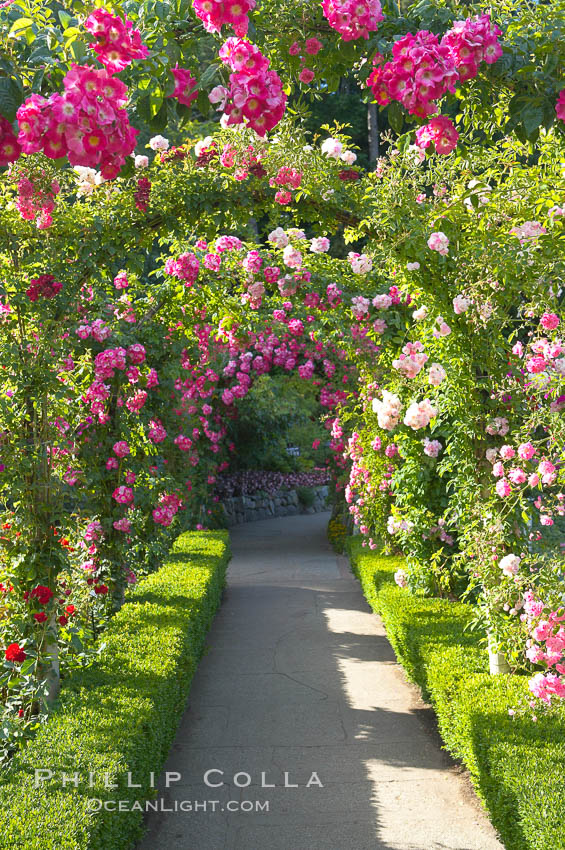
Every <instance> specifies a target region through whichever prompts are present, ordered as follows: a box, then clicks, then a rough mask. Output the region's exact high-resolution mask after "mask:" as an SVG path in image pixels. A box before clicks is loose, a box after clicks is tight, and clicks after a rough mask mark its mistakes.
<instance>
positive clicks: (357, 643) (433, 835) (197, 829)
mask: <svg viewBox="0 0 565 850" xmlns="http://www.w3.org/2000/svg"><path fill="white" fill-rule="evenodd" d="M327 521H328V515H327V514H318V515H315V516H299V517H291V518H290V517H289V518H285V519H273V520H265V521H262V522H255V523H250V524H248V525H244V526H240V527H239V528H236V529H234V530H233V533H232V540H233V552H234V557H233V560H232V562H231V565H230V568H229V575H228V588H227V591H226V596H225V600H224V604H223V606H222V608H221V610H220V612H219V614H218V616H217V619H216V621H215V623H214V625H213V627H212V630H211V632H210V635H209V637H208V646H209V650H208V652H207V654H206V655H205V656H204V658H203V659H202V661H201V664H200V667H199V669H198V671H197V674H196V676H195V679H194V682H193V686H192V691H191V694H190V699H189V705H188V708H187V711H186V713H185V715H184V719H183V721H182V725H181V727H180V730H179V733H178V736H177V739H176V742H175V744H174V747H173V750H172V752H171V754H170V758H169V761H168V763H167V766H166V769H167V770H168V771H169V772H175V773H177V774H181V777H182V778H181V779H180V780H179V781H178V782H172V778H171V784H170V787H169V789H166V788H165V787H164V786H165V780H164V777H163V778H162V779H161V792H160V794H159V797H163V798H164V800H165V801H166V804H165V805H166V807H167V808H171V809H172V808H174V807H175V804H176V805H177V806H180V803H181V802H183V801H190V802H191V803H192V805H193V806H194V805H195V802H196V801H198V803H199V809H200V810H198V811H193V812H184V813H183V812H180V811H178V812H171V813H159V814H151V815H149V817H148V827H149V832H148V835H147V837H146V839H145V840H144V841H143V842H142V843H141V845H140V847H139V850H349V848H351V850H495V848H498V850H501V847H502V845H501V844H500V843H499V842H498V841H497V839H496V836H495V834H494V831H493V829H492V827H491V825H490V823H489V821H488V819H487V817H486V816H485V814H484V813H483V812H482V810H481V808H480V806H479V804H478V802H477V799H476V798H475V796H474V794H473V792H472V790H471V788H470V785H469V783H468V781H467V779H466V777H465V776H464V775H462V774H461V771H460V770H459V769H458V768H457V767H456V766H454V765H452V764H451V763H450V761H449V759H448V758H447V756H446V755H445V753H443V752H442V750H441V749H440V746H439V742H438V738H437V736H436V734H435V733H434V732H433V730H432V729H431V724H430V722H429V709H426V707H425V706H424V705H423V704H422V703H421V701H420V700H419V698H418V694H417V692H416V690H415V688H413V687H412V686H411V685H409V684H408V683H407V682H406V681H405V679H404V676H403V673H402V670H401V669H400V667H399V666H398V665H397V664H396V663H395V660H394V654H393V651H392V649H391V647H390V644H389V643H388V641H387V639H386V637H385V634H384V631H383V628H382V626H381V624H380V622H379V620H378V618H377V617H375V616H374V615H373V614H372V613H371V612H370V609H369V607H368V605H367V604H366V602H365V600H364V598H363V595H362V593H361V591H360V589H359V586H358V584H357V582H356V580H355V579H354V578H353V577H352V576H351V574H350V573H349V570H348V566H347V564H346V562H345V559H343V558H336V556H335V555H334V554H333V553H332V551H331V549H330V546H329V544H328V543H327V540H326V535H325V528H326V524H327ZM207 771H215V772H212V773H210V774H209V775H208V781H209V782H210V783H214V784H218V783H220V782H221V781H222V780H223V781H224V782H225V784H224V785H221V786H219V787H214V788H212V787H208V786H207V785H206V784H205V781H204V775H205V774H206V772H207ZM285 772H286V773H287V785H298V787H297V788H296V787H288V788H285V787H283V786H284V782H285V777H284V774H285ZM313 773H314V774H317V776H314V777H313V781H312V782H311V784H310V787H306V785H307V783H308V781H309V780H311V778H312V774H313ZM234 774H240V775H239V776H237V777H236V784H237V783H239V784H240V785H242V784H246V783H247V782H248V781H249V783H250V784H249V786H248V787H245V788H239V787H236V786H235V785H234ZM262 774H265V776H264V778H262ZM318 781H319V782H320V783H322V784H323V788H322V787H319V785H318ZM267 783H268V784H272V785H276V787H275V788H265V787H261V786H262V785H265V784H267ZM205 802H206V811H203V806H204V803H205ZM265 802H268V804H269V811H268V812H266V811H245V812H242V811H241V808H245V807H247V808H255V807H256V805H257V803H258V804H259V806H262V805H263V804H264V803H265ZM242 804H243V806H242ZM228 808H239V811H234V812H229V811H228ZM213 809H215V811H213Z"/></svg>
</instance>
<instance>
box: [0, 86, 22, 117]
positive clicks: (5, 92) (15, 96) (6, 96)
mask: <svg viewBox="0 0 565 850" xmlns="http://www.w3.org/2000/svg"><path fill="white" fill-rule="evenodd" d="M21 102H22V98H21V95H20V93H19V91H18V87H17V86H16V84H15V83H14V81H13V80H9V79H7V78H5V77H2V78H0V112H1V113H2V115H4V117H5V118H7V119H8V121H14V119H15V117H16V112H17V109H18V106H19V105H20V104H21Z"/></svg>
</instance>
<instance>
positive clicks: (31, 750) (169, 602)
mask: <svg viewBox="0 0 565 850" xmlns="http://www.w3.org/2000/svg"><path fill="white" fill-rule="evenodd" d="M228 560H229V544H228V536H227V532H223V531H219V532H200V533H190V532H189V533H186V534H183V535H181V537H179V538H178V540H177V541H176V542H175V544H174V546H173V549H172V551H171V553H170V555H169V556H168V559H167V561H166V562H165V564H164V565H163V566H162V567H161V568H160V569H159V570H158V571H157V572H156V573H154V574H153V575H151V576H150V577H149V578H147V579H146V580H144V581H142V582H140V584H139V585H138V586H137V587H135V588H133V589H132V590H131V591H130V593H129V595H128V601H127V602H126V604H125V605H124V606H123V607H122V609H121V610H120V611H119V612H118V613H117V614H116V616H115V617H114V618H113V619H112V620H111V622H110V624H109V626H108V628H107V630H106V632H105V634H104V641H105V643H106V648H105V649H104V650H103V652H102V654H101V657H100V659H99V660H98V661H97V662H96V664H95V665H93V666H92V667H91V668H89V669H87V670H83V671H80V672H78V673H76V674H74V675H72V676H71V677H70V678H69V679H68V680H67V681H66V682H65V684H64V687H63V688H62V691H61V699H60V705H59V707H58V708H57V709H56V710H55V711H54V713H53V715H52V716H51V717H50V718H49V720H48V722H47V723H46V724H45V726H44V727H42V728H41V729H40V730H39V731H38V734H37V735H36V737H35V738H34V739H33V740H32V741H30V742H29V744H28V745H27V746H26V747H25V748H24V749H23V750H22V751H21V752H20V753H19V754H17V756H16V757H15V758H14V759H13V762H12V764H11V766H10V770H9V772H8V774H7V776H6V777H5V778H4V781H3V782H2V783H1V785H0V847H1V848H2V850H4V848H6V850H7V848H10V850H51V848H53V850H55V848H56V849H57V850H126V848H131V847H133V846H134V844H135V842H136V840H137V839H138V838H139V837H140V836H141V835H142V834H143V821H142V814H141V813H140V812H139V811H130V812H111V811H106V810H105V809H104V808H102V809H100V810H99V811H97V812H94V811H92V805H93V804H92V803H90V801H91V799H95V800H102V801H105V800H106V801H112V800H116V799H117V800H127V801H131V802H132V803H133V801H136V800H139V801H143V800H145V799H147V798H150V797H151V796H152V795H154V794H155V792H154V791H153V789H152V788H151V782H150V774H151V772H154V773H155V777H158V776H159V773H160V771H161V769H162V767H163V765H164V762H165V759H166V757H167V754H168V752H169V749H170V746H171V744H172V741H173V739H174V735H175V732H176V730H177V726H178V723H179V720H180V717H181V715H182V713H183V711H184V708H185V704H186V698H187V694H188V691H189V688H190V682H191V679H192V676H193V674H194V671H195V669H196V666H197V664H198V661H199V659H200V657H201V654H202V650H203V646H204V640H205V636H206V632H207V631H208V628H209V626H210V624H211V622H212V619H213V617H214V614H215V612H216V610H217V608H218V605H219V602H220V597H221V594H222V590H223V587H224V580H225V571H226V566H227V563H228ZM36 768H39V769H43V770H48V769H50V770H52V771H53V774H54V775H53V778H52V779H51V780H50V781H46V782H45V783H44V784H42V785H41V786H40V787H38V788H36V787H35V769H36ZM128 771H130V772H131V774H132V777H131V783H132V784H133V783H137V784H141V785H142V787H141V788H127V787H126V785H127V772H128ZM63 772H65V773H67V774H75V773H76V774H78V776H79V778H80V780H81V784H80V785H79V787H74V786H73V784H67V787H64V784H63V776H62V774H63ZM90 773H92V777H93V787H89V774H90ZM105 775H107V777H108V782H107V784H108V785H112V784H117V785H118V786H119V788H118V790H111V789H108V788H106V787H104V786H105V784H106V780H105Z"/></svg>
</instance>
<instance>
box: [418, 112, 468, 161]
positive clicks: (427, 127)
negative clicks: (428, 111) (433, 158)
mask: <svg viewBox="0 0 565 850" xmlns="http://www.w3.org/2000/svg"><path fill="white" fill-rule="evenodd" d="M458 140H459V133H458V132H457V130H456V129H455V127H454V126H453V122H452V121H451V120H450V119H449V118H446V116H445V115H436V116H435V117H434V118H432V119H431V121H429V122H428V123H427V124H424V126H423V127H420V128H419V129H418V130H416V144H417V145H418V147H419V148H421V149H425V148H427V147H429V146H430V144H431V143H432V142H433V144H434V147H435V149H436V153H439V154H448V153H451V151H452V150H454V149H455V148H456V147H457V142H458Z"/></svg>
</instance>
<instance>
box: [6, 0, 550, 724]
mask: <svg viewBox="0 0 565 850" xmlns="http://www.w3.org/2000/svg"><path fill="white" fill-rule="evenodd" d="M523 6H524V4H513V3H505V4H501V8H500V10H498V12H497V15H496V20H495V19H494V17H493V19H492V20H491V19H490V18H489V17H488V16H486V15H484V14H482V12H483V10H482V9H481V8H480V4H477V8H476V9H475V8H473V9H472V10H471V11H472V12H473V15H471V14H470V10H469V9H468V7H467V6H464V7H462V8H459V6H458V5H457V4H453V7H451V6H450V5H448V4H443V3H437V4H436V3H420V4H417V5H415V6H413V7H412V6H410V7H408V8H404V7H403V10H402V14H400V13H399V10H398V8H397V6H396V4H394V3H390V4H386V3H385V4H383V7H382V8H381V6H380V4H379V3H378V2H376V0H372V2H367V3H362V4H354V3H349V2H338V0H324V2H323V3H320V4H312V3H309V2H308V3H306V2H305V3H298V4H297V3H292V4H285V3H282V4H281V3H280V2H277V3H273V4H271V3H269V2H264V3H261V4H257V5H256V4H255V3H253V2H252V0H246V2H244V3H238V4H229V3H219V2H218V3H216V2H212V3H206V4H204V3H200V2H195V3H194V4H191V3H188V2H182V0H181V2H175V3H164V2H162V3H156V2H145V3H141V4H128V3H125V4H115V5H114V8H113V9H112V10H109V9H103V8H102V7H97V8H96V9H94V10H90V9H88V10H86V9H84V8H83V4H81V3H69V4H67V8H63V6H62V5H61V6H60V5H57V7H54V6H53V5H52V4H39V5H38V6H37V7H34V8H33V10H32V11H29V9H27V7H25V8H24V6H23V5H22V4H18V3H17V2H16V3H11V4H6V5H4V8H3V9H2V10H1V11H0V25H1V27H2V33H3V36H2V37H3V39H4V42H3V44H4V46H5V50H4V53H3V58H2V62H3V64H2V73H3V76H2V77H1V78H0V82H1V83H2V85H1V86H0V112H1V113H2V116H3V118H2V122H1V123H0V131H1V133H2V137H1V141H0V156H1V157H2V159H1V162H2V164H3V165H5V166H6V167H7V168H6V170H5V172H4V174H3V178H2V186H1V192H2V202H1V209H0V233H1V253H0V262H1V264H2V272H3V276H2V280H3V284H2V289H1V290H0V294H1V301H0V316H1V321H2V327H1V330H2V336H1V339H0V345H1V346H2V365H3V369H4V379H5V389H4V393H3V395H2V398H1V399H0V421H1V430H2V442H1V459H2V465H3V467H2V470H1V471H0V486H1V487H2V491H3V503H4V504H5V517H4V541H3V542H4V549H3V551H4V556H3V557H4V560H3V570H4V574H3V575H4V583H3V593H4V594H5V599H6V609H7V610H8V611H9V617H7V618H6V619H5V620H4V621H3V625H4V626H5V633H4V643H5V647H6V650H5V655H6V670H5V673H4V680H3V681H4V686H5V687H6V688H7V693H8V694H9V697H8V702H7V711H8V712H9V713H11V716H15V715H18V719H17V721H15V722H14V725H13V726H12V727H10V728H11V729H12V731H13V733H14V734H19V733H20V727H21V725H22V723H21V722H20V721H23V723H24V724H25V723H26V722H30V721H31V719H32V717H33V716H35V713H36V711H37V695H38V693H39V694H40V695H41V694H42V693H44V692H45V687H46V686H45V682H46V680H47V679H46V676H47V674H48V673H49V671H51V673H52V672H53V668H54V662H55V650H54V648H53V647H54V646H55V645H57V646H58V647H59V648H60V649H61V652H62V655H63V657H64V658H65V659H66V660H68V661H69V662H70V661H71V660H72V659H73V657H75V656H78V657H79V658H82V657H84V654H85V653H88V645H89V642H90V639H91V637H92V633H94V634H96V633H97V632H98V630H99V629H100V627H101V626H102V624H103V623H104V621H105V620H106V619H107V617H108V616H109V615H110V613H111V612H112V611H113V610H115V609H116V608H118V607H119V606H120V604H121V602H122V600H123V597H124V590H125V587H126V586H127V584H128V582H131V583H133V582H134V581H136V578H137V577H136V575H135V570H134V569H132V567H133V566H134V564H135V563H140V562H141V563H143V564H144V565H148V564H150V563H151V562H152V561H153V560H154V559H155V558H157V557H158V555H159V553H160V552H161V551H163V550H164V549H165V548H166V547H167V546H168V544H169V542H170V535H171V534H172V533H174V531H175V529H179V528H180V527H182V519H183V517H184V518H186V522H199V523H201V521H202V519H203V517H201V516H200V513H199V510H200V506H201V505H202V504H206V505H208V504H211V501H212V500H213V497H214V484H215V480H216V477H217V475H218V473H220V472H221V471H222V470H223V469H225V468H226V466H227V464H229V457H230V446H229V445H226V441H225V436H226V422H227V421H229V418H230V416H232V411H233V410H234V409H235V408H236V407H237V403H238V399H240V398H243V397H245V396H246V395H247V393H248V392H249V389H250V387H251V386H252V383H253V380H254V378H255V377H257V376H259V375H262V374H266V373H269V372H272V371H273V370H282V371H283V372H284V371H286V372H288V373H295V372H296V373H297V374H298V375H299V376H300V378H301V379H303V380H308V381H310V380H311V381H315V382H316V383H317V384H318V385H319V389H320V402H321V404H322V405H323V406H324V407H325V408H326V409H327V412H328V427H329V430H330V438H331V446H332V450H333V452H334V454H335V460H336V462H335V467H336V470H335V471H336V476H337V484H338V488H341V489H343V491H344V495H345V498H346V500H347V502H348V503H349V504H350V506H351V507H350V509H351V512H352V513H353V515H354V517H355V519H356V520H357V522H358V524H359V526H360V529H361V532H362V533H363V535H364V536H365V537H366V542H367V544H368V545H369V546H375V545H377V541H378V540H380V539H381V538H382V539H385V540H387V539H389V538H388V537H387V535H394V536H395V537H396V540H398V541H400V545H401V546H402V549H403V550H404V552H405V553H406V554H407V555H408V556H409V558H410V563H411V565H412V570H411V573H410V575H409V576H400V577H399V581H401V582H406V583H410V584H411V586H412V587H413V589H414V590H422V591H425V592H436V593H440V594H441V593H443V594H456V593H459V592H462V591H463V590H469V589H470V591H471V592H472V594H473V595H474V598H475V599H476V600H478V602H479V607H478V610H480V612H481V615H482V617H483V620H484V623H485V624H486V625H488V628H489V631H490V632H491V633H492V634H493V636H494V639H495V640H496V641H497V642H498V644H499V645H500V646H504V648H505V650H506V652H507V653H508V654H509V656H510V657H511V658H512V661H513V664H514V665H515V666H519V665H521V664H524V663H526V662H525V660H524V649H525V648H527V649H528V651H529V655H528V660H529V662H531V663H534V664H536V663H539V662H541V663H546V668H542V672H540V673H539V675H541V679H539V677H538V679H537V680H536V682H537V683H536V684H535V685H534V686H533V687H534V689H535V692H536V695H537V696H541V697H542V698H543V697H547V695H548V694H550V693H559V694H561V689H562V685H561V678H560V674H561V672H562V671H561V670H559V669H558V667H556V665H558V664H559V663H560V659H561V655H559V657H558V658H557V659H556V660H553V659H555V654H553V655H552V654H551V651H550V650H548V649H547V648H546V647H545V640H546V639H547V638H552V637H554V632H553V631H551V633H549V632H548V633H547V635H546V638H542V637H540V639H539V640H537V639H535V640H534V643H533V644H532V634H533V631H532V630H535V629H536V628H537V623H538V621H539V619H540V618H541V617H542V616H546V615H549V614H551V616H552V617H553V618H554V619H553V620H551V622H552V623H555V629H556V630H557V629H558V628H559V627H558V626H557V622H558V620H557V617H558V614H557V613H556V612H557V604H558V595H559V583H558V578H559V572H560V568H561V567H560V563H561V562H560V553H559V550H558V548H556V545H555V538H554V537H552V529H553V531H555V526H556V524H558V523H559V522H560V520H561V517H562V515H563V511H564V505H563V496H562V493H561V489H562V471H561V466H560V464H561V463H562V459H563V446H564V439H563V424H562V416H560V414H562V407H563V374H564V367H563V364H564V362H565V358H564V354H565V351H564V347H563V345H564V344H563V341H562V339H561V337H560V332H561V326H562V325H561V323H562V289H561V287H560V280H562V276H563V261H562V256H563V252H562V246H563V239H564V236H563V220H564V219H563V216H564V212H565V210H564V208H563V206H562V203H563V196H562V192H563V188H564V184H563V173H562V168H561V164H560V163H561V162H562V159H563V139H564V134H563V127H564V124H563V111H564V106H563V98H564V96H563V92H562V88H563V85H562V82H561V80H560V76H559V74H560V71H559V63H558V61H557V59H558V52H559V50H560V49H562V48H561V47H560V46H559V45H560V44H561V42H559V33H560V30H559V26H561V25H562V22H561V24H559V23H558V18H559V13H560V10H562V5H561V4H560V3H557V4H553V5H552V9H551V12H552V14H554V15H555V18H553V17H551V15H549V14H548V10H547V9H544V10H541V9H539V8H538V7H537V5H535V6H533V7H532V8H528V11H527V14H526V13H525V12H523V10H522V7H523ZM26 9H27V12H26ZM87 12H89V13H90V14H87ZM28 13H29V14H28ZM475 13H476V15H475ZM407 33H408V34H407ZM246 34H248V37H246ZM556 57H557V58H556ZM352 70H353V71H354V73H355V74H356V75H357V78H358V80H359V82H360V84H361V86H362V91H363V92H364V96H365V97H367V98H368V99H370V100H371V101H372V100H373V99H374V100H376V102H377V103H378V104H379V106H380V107H381V108H382V109H384V110H386V111H385V112H383V118H384V117H385V115H386V120H387V123H388V127H389V128H390V129H389V132H388V133H387V134H386V137H385V139H384V142H385V143H386V156H384V157H382V158H380V159H379V160H378V161H377V163H376V166H375V169H374V170H373V171H370V172H368V173H367V172H365V171H364V170H363V169H362V168H360V167H359V166H358V165H357V164H356V160H357V153H356V151H355V150H354V149H353V147H352V146H351V144H350V139H349V137H348V135H347V134H348V132H349V130H348V128H346V127H343V126H339V125H338V126H329V125H327V126H325V127H322V128H321V129H320V132H319V134H318V135H316V136H314V137H312V135H311V134H308V133H306V132H305V130H304V126H305V123H306V121H307V120H308V115H307V107H306V101H307V100H308V96H309V95H311V97H312V99H313V100H314V101H315V100H316V98H325V103H331V97H330V95H329V94H328V92H331V91H332V90H334V89H335V88H337V86H338V84H339V79H340V78H341V77H342V76H343V75H344V74H346V73H347V74H349V73H351V71H352ZM360 96H361V95H360ZM314 105H315V104H314ZM216 107H219V112H220V113H222V118H221V121H220V122H219V123H218V122H217V121H215V120H214V113H213V112H211V110H212V109H215V108H216ZM206 122H207V123H206ZM404 131H406V132H404ZM69 166H71V167H69ZM518 461H520V462H518ZM479 497H480V498H479ZM524 600H525V601H524ZM525 605H526V606H528V605H529V608H527V607H526V608H524V606H525ZM540 605H541V608H540ZM523 608H524V611H526V615H527V616H526V618H525V619H522V620H520V615H519V614H518V612H519V611H521V610H522V609H523ZM512 612H513V613H512ZM544 612H545V613H544ZM540 635H541V633H540ZM526 641H529V642H530V643H529V644H528V645H527V647H526ZM532 646H534V648H533V649H532ZM530 650H531V651H530ZM20 712H21V714H20ZM18 724H19V726H18Z"/></svg>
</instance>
